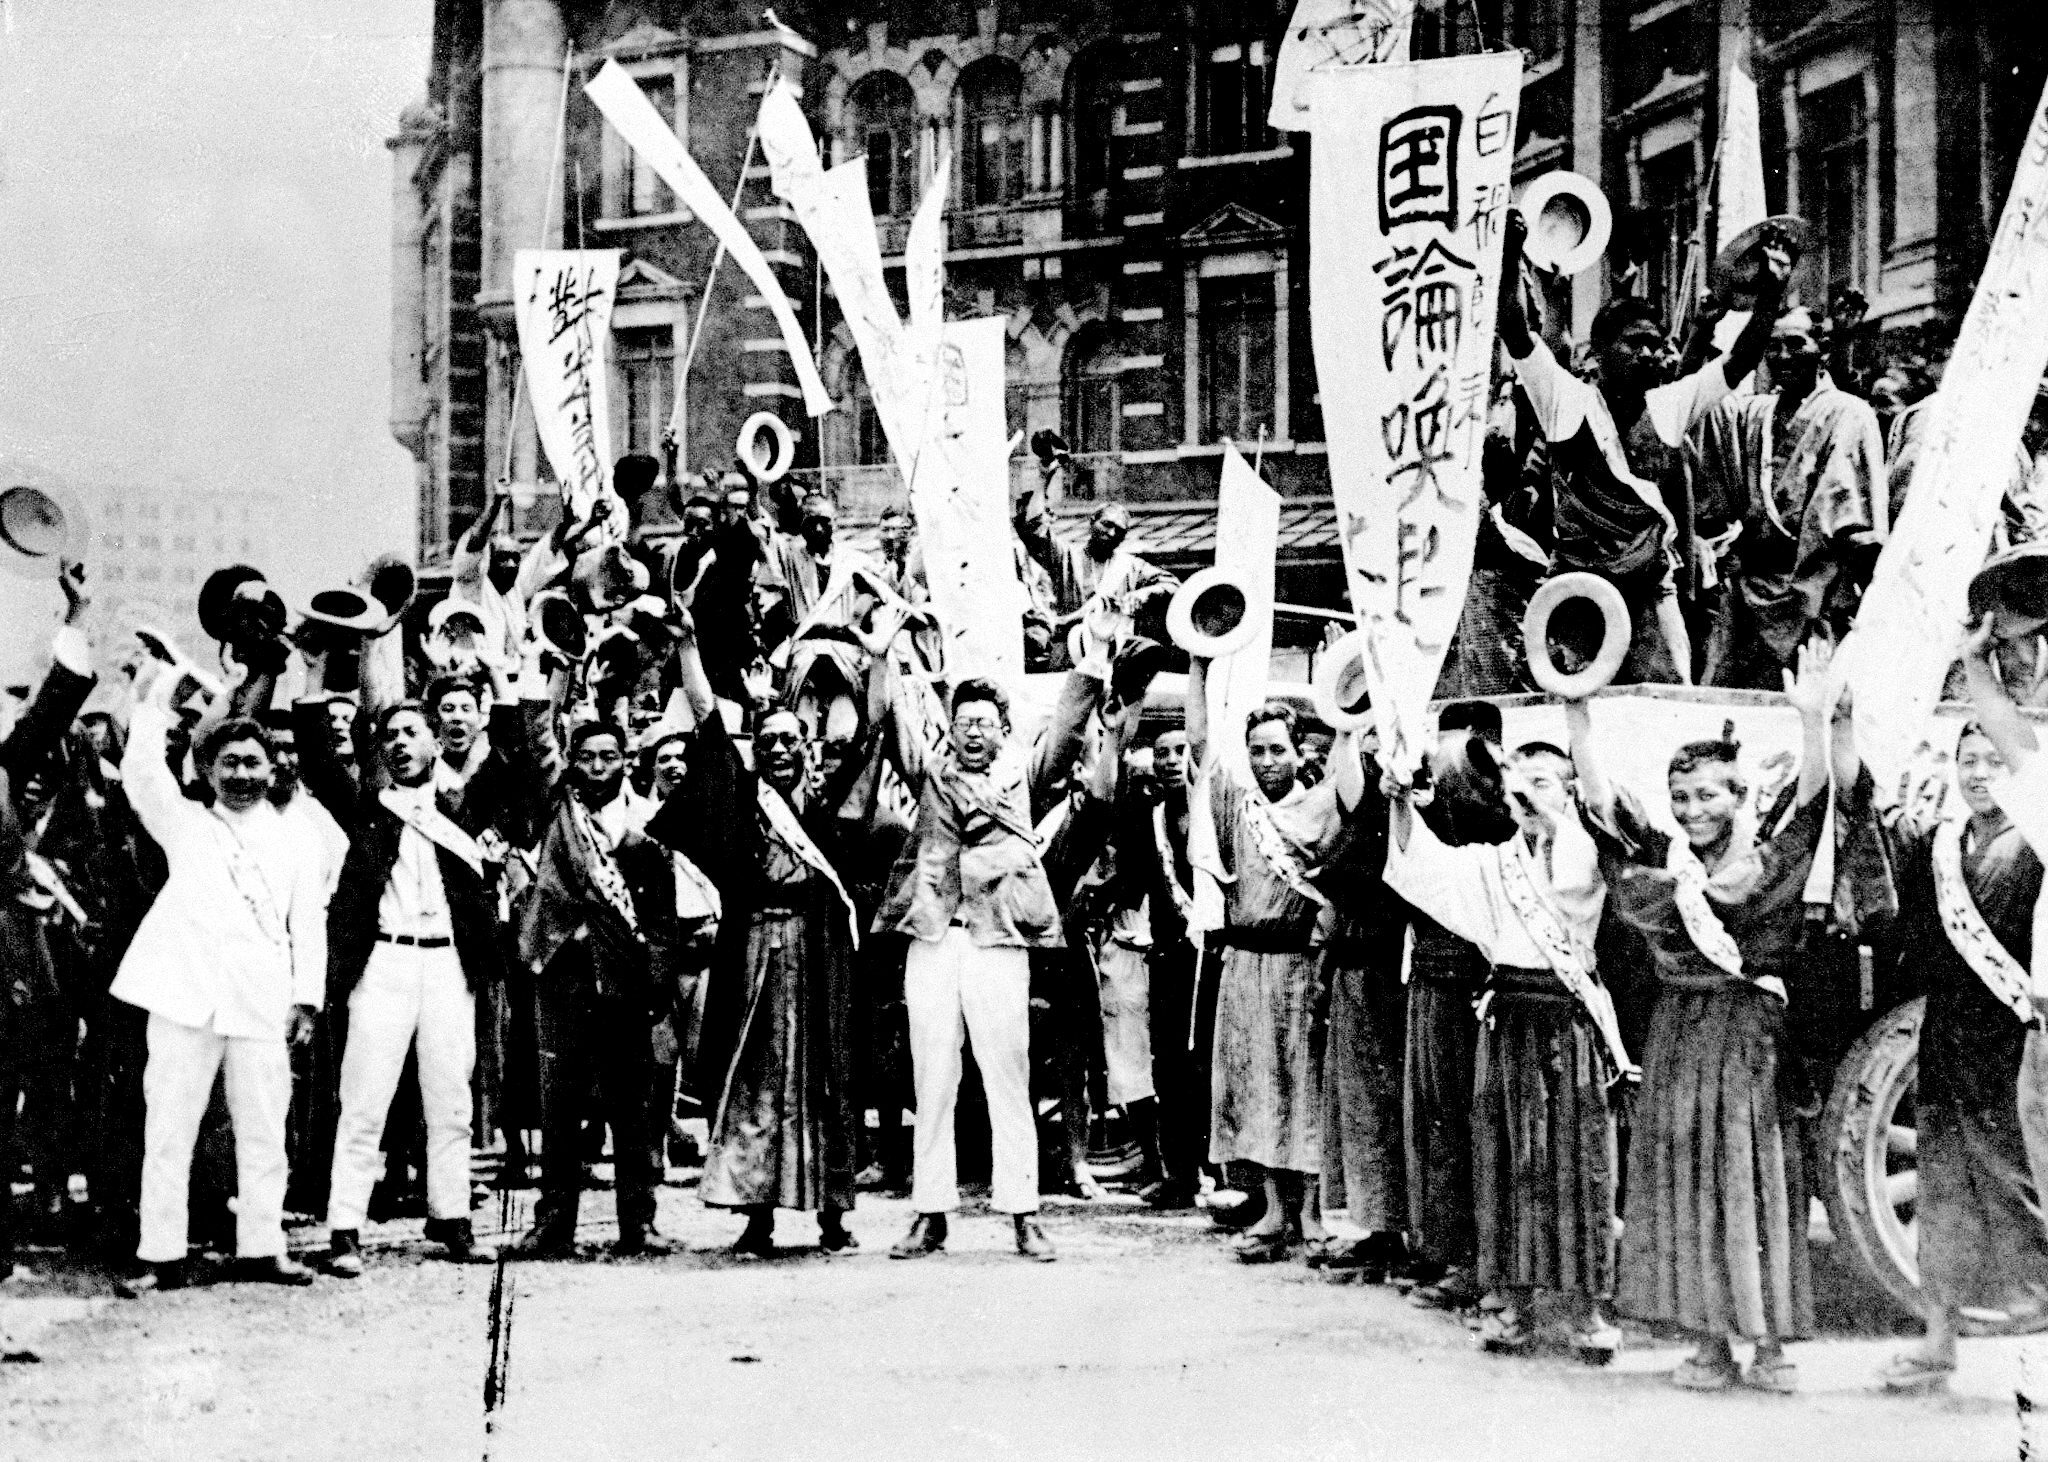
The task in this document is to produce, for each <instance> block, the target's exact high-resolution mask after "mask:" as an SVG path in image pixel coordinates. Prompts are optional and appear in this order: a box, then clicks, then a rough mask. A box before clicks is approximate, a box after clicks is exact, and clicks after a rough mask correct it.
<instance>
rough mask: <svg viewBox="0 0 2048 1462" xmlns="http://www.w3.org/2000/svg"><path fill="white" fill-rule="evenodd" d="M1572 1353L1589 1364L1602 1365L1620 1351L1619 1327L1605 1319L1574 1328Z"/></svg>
mask: <svg viewBox="0 0 2048 1462" xmlns="http://www.w3.org/2000/svg"><path fill="white" fill-rule="evenodd" d="M1571 1347H1572V1353H1573V1354H1574V1355H1576V1356H1578V1358H1579V1359H1580V1360H1582V1361H1584V1362H1585V1363H1586V1364H1587V1365H1589V1366H1604V1365H1606V1364H1608V1363H1609V1362H1610V1361H1612V1360H1613V1359H1614V1358H1615V1356H1617V1355H1619V1354H1620V1353H1621V1328H1620V1327H1619V1326H1617V1325H1609V1324H1608V1323H1606V1322H1605V1321H1602V1322H1601V1323H1600V1324H1598V1325H1595V1326H1591V1327H1589V1328H1587V1329H1584V1330H1574V1331H1573V1332H1572V1336H1571Z"/></svg>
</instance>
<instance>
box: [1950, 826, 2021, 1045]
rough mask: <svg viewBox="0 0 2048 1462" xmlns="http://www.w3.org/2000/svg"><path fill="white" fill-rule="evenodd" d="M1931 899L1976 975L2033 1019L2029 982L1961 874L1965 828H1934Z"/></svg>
mask: <svg viewBox="0 0 2048 1462" xmlns="http://www.w3.org/2000/svg"><path fill="white" fill-rule="evenodd" d="M1933 852H1934V902H1935V904H1936V906H1937V907H1938V908H1939V909H1940V911H1941V928H1942V932H1943V933H1945V934H1947V935H1948V942H1949V943H1950V944H1952V945H1954V946H1955V951H1956V953H1957V954H1959V955H1961V956H1962V957H1963V963H1965V964H1967V965H1968V966H1969V967H1970V968H1971V969H1972V970H1974V971H1976V973H1977V978H1978V979H1980V980H1982V981H1983V982H1984V986H1985V988H1986V989H1988V990H1989V991H1990V992H1991V993H1992V994H1994V995H1996V996H1997V997H1998V1000H1999V1003H2000V1004H2002V1005H2004V1006H2006V1007H2007V1008H2008V1009H2009V1010H2011V1011H2012V1013H2013V1014H2014V1015H2017V1016H2018V1017H2019V1018H2020V1019H2021V1020H2022V1021H2024V1022H2025V1023H2026V1024H2028V1025H2032V1024H2033V1023H2034V1002H2033V1000H2032V999H2031V998H2029V996H2030V992H2031V990H2032V988H2033V982H2032V979H2031V977H2030V976H2029V975H2028V973H2027V971H2025V970H2023V969H2021V968H2020V962H2019V961H2018V960H2016V959H2014V958H2013V957H2012V955H2011V953H2010V952H2009V951H2008V950H2007V949H2006V947H2005V945H2004V944H2003V943H2001V942H2000V941H1999V938H1998V936H1997V935H1996V934H1993V933H1992V932H1991V926H1990V925H1988V924H1986V923H1985V922H1984V916H1983V914H1981V913H1979V912H1978V910H1977V901H1976V900H1975V899H1973V898H1971V897H1970V885H1969V884H1968V883H1967V882H1966V881H1965V880H1964V878H1963V831H1962V828H1961V826H1960V825H1958V824H1956V823H1953V822H1945V823H1943V824H1941V826H1939V827H1937V828H1936V829H1935V830H1934V849H1933Z"/></svg>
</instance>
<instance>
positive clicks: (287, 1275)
mask: <svg viewBox="0 0 2048 1462" xmlns="http://www.w3.org/2000/svg"><path fill="white" fill-rule="evenodd" d="M234 1277H235V1278H236V1279H239V1280H241V1281H243V1282H244V1283H245V1284H285V1285H290V1286H291V1287H292V1288H294V1289H303V1288H304V1287H305V1286H307V1285H309V1284H311V1283H312V1282H313V1271H312V1270H310V1269H308V1268H307V1267H306V1266H305V1265H303V1264H301V1263H300V1262H299V1261H298V1260H296V1259H294V1258H292V1257H291V1256H290V1255H288V1254H278V1255H275V1256H274V1257H272V1258H268V1259H237V1260H236V1261H235V1268H234Z"/></svg>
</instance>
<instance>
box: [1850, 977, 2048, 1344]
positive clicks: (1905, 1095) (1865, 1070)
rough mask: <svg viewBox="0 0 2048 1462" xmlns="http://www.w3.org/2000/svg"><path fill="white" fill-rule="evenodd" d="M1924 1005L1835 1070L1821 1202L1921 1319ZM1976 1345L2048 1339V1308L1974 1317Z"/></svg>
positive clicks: (1868, 1268)
mask: <svg viewBox="0 0 2048 1462" xmlns="http://www.w3.org/2000/svg"><path fill="white" fill-rule="evenodd" d="M1925 1009H1926V1002H1925V1001H1924V1000H1908V1001H1907V1002H1906V1003H1905V1004H1903V1005H1901V1006H1899V1007H1898V1008H1897V1009H1895V1010H1893V1011H1891V1012H1890V1013H1888V1014H1887V1015H1885V1016H1884V1018H1883V1019H1881V1020H1878V1021H1875V1022H1873V1023H1872V1024H1871V1027H1870V1029H1868V1030H1867V1031H1865V1032H1864V1033H1863V1035H1862V1036H1861V1038H1859V1039H1858V1040H1857V1042H1856V1044H1855V1045H1853V1046H1851V1047H1850V1048H1849V1052H1848V1054H1847V1055H1845V1056H1844V1057H1842V1061H1841V1064H1840V1065H1839V1066H1837V1067H1836V1068H1835V1080H1834V1086H1833V1089H1832V1090H1831V1091H1830V1092H1829V1094H1828V1103H1827V1109H1826V1112H1825V1114H1824V1116H1823V1118H1822V1123H1823V1125H1822V1128H1821V1131H1822V1132H1823V1134H1825V1135H1826V1137H1827V1139H1828V1144H1827V1149H1826V1150H1827V1153H1828V1170H1827V1172H1826V1174H1825V1178H1824V1181H1823V1183H1822V1190H1823V1191H1822V1193H1821V1198H1822V1200H1823V1201H1824V1202H1825V1203H1826V1204H1827V1209H1828V1222H1829V1224H1830V1225H1831V1226H1832V1227H1833V1228H1834V1231H1835V1242H1836V1243H1838V1244H1846V1245H1848V1246H1849V1249H1850V1251H1851V1252H1852V1253H1854V1254H1855V1256H1856V1258H1857V1261H1858V1262H1859V1264H1860V1266H1861V1268H1862V1269H1863V1272H1864V1273H1865V1274H1867V1275H1868V1276H1869V1277H1870V1278H1871V1280H1872V1281H1874V1282H1875V1283H1876V1284H1877V1285H1878V1287H1879V1288H1881V1289H1883V1290H1884V1292H1885V1293H1886V1294H1888V1295H1890V1296H1891V1297H1892V1299H1893V1300H1895V1301H1896V1302H1897V1303H1898V1304H1899V1305H1900V1306H1901V1307H1902V1308H1904V1309H1905V1310H1906V1312H1907V1313H1909V1314H1913V1315H1917V1314H1919V1312H1920V1263H1919V1221H1918V1212H1917V1210H1918V1200H1919V1193H1920V1186H1919V1177H1920V1174H1919V1168H1918V1154H1919V1134H1918V1132H1917V1130H1916V1127H1915V1112H1914V1102H1913V1095H1914V1084H1915V1081H1916V1080H1917V1078H1918V1075H1919V1068H1920V1018H1921V1015H1922V1013H1923V1012H1924V1011H1925ZM1962 1329H1963V1333H1964V1334H1967V1335H2026V1334H2032V1333H2034V1332H2035V1331H2039V1330H2043V1329H2048V1303H2042V1304H2036V1305H2033V1306H2030V1307H2027V1308H2024V1309H2013V1310H2009V1311H2001V1310H1977V1309H1972V1310H1965V1311H1964V1312H1963V1315H1962Z"/></svg>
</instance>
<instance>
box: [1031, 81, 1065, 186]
mask: <svg viewBox="0 0 2048 1462" xmlns="http://www.w3.org/2000/svg"><path fill="white" fill-rule="evenodd" d="M1030 163H1031V168H1030V172H1031V191H1032V192H1034V193H1054V192H1057V191H1059V189H1061V188H1062V187H1064V186H1066V181H1067V124H1066V119H1065V118H1064V117H1062V116H1061V115H1060V109H1059V108H1058V107H1056V106H1054V105H1053V104H1052V103H1051V102H1047V103H1045V104H1044V105H1043V106H1041V107H1039V109H1038V110H1037V111H1035V112H1033V113H1032V114H1031V142H1030Z"/></svg>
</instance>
